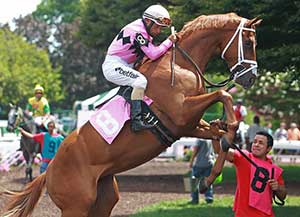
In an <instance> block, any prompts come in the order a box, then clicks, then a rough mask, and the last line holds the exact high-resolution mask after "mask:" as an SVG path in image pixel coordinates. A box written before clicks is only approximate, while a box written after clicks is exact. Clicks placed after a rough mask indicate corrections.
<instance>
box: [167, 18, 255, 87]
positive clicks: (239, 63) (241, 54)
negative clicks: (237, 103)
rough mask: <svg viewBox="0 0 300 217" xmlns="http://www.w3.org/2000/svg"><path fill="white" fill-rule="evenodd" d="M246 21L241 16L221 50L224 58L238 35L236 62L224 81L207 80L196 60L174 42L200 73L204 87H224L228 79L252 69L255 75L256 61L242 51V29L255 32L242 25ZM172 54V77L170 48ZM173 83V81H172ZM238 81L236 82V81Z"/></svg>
mask: <svg viewBox="0 0 300 217" xmlns="http://www.w3.org/2000/svg"><path fill="white" fill-rule="evenodd" d="M245 22H246V19H244V18H242V19H241V22H240V24H239V26H238V27H237V29H236V31H235V33H234V34H233V36H232V37H231V39H230V40H229V41H228V42H227V45H226V46H225V48H224V49H223V51H222V54H221V58H222V59H225V57H224V55H225V53H226V51H227V50H228V49H229V47H230V46H231V45H232V43H233V41H234V39H235V37H237V36H238V59H237V63H236V64H235V65H234V66H232V67H231V68H230V72H231V74H230V75H229V77H228V79H225V80H224V81H221V82H219V83H213V82H211V81H209V80H207V79H206V78H205V77H204V75H203V73H202V71H201V69H200V68H199V66H198V65H197V64H196V62H195V61H194V60H193V59H192V58H191V56H190V55H189V54H188V53H187V52H186V51H185V50H184V49H183V48H181V47H180V46H179V45H178V44H175V47H176V48H177V49H178V50H179V52H180V53H181V54H182V55H183V56H184V57H185V58H186V59H187V60H188V61H189V62H190V63H192V65H193V66H194V67H195V69H196V71H197V72H198V74H199V75H200V77H201V78H202V79H203V80H204V81H205V82H206V83H207V84H208V85H209V86H206V88H215V87H224V86H226V85H227V84H228V83H229V82H230V81H232V80H233V81H238V80H239V78H241V77H242V76H243V75H245V74H246V73H247V72H249V71H250V70H251V71H252V74H253V75H254V76H255V77H256V76H257V62H256V61H254V60H248V59H245V58H244V51H243V35H242V33H243V30H245V31H251V32H255V29H253V28H246V27H244V25H245ZM172 52H173V55H172V58H171V66H172V67H171V71H172V77H174V76H173V75H174V74H175V72H174V64H175V61H174V59H175V49H172ZM244 63H247V64H250V67H248V68H246V67H245V66H244V65H243V64H244ZM172 83H173V82H172ZM237 83H238V82H237ZM232 87H234V85H231V87H230V88H232Z"/></svg>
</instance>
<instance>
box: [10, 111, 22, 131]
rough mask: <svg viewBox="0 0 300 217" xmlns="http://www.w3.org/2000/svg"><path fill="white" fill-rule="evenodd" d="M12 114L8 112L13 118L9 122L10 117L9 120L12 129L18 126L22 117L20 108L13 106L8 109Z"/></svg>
mask: <svg viewBox="0 0 300 217" xmlns="http://www.w3.org/2000/svg"><path fill="white" fill-rule="evenodd" d="M10 112H11V113H13V114H9V115H13V116H14V117H13V118H14V120H13V121H12V122H13V123H12V122H11V118H10V121H9V123H8V124H9V125H11V127H13V129H16V128H17V127H18V126H20V124H21V122H22V119H23V112H22V110H21V109H20V108H17V107H16V108H14V109H13V110H12V111H10Z"/></svg>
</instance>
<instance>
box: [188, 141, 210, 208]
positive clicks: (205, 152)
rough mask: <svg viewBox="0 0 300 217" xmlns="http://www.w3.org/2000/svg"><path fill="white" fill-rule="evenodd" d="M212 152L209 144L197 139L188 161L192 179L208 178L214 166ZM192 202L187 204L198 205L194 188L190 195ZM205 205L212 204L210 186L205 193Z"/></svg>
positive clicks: (196, 192)
mask: <svg viewBox="0 0 300 217" xmlns="http://www.w3.org/2000/svg"><path fill="white" fill-rule="evenodd" d="M214 157H215V156H214V152H213V148H212V146H211V144H209V142H208V141H207V140H202V139H197V141H196V144H195V146H194V147H193V153H192V157H191V159H190V168H191V169H192V174H191V175H192V178H194V179H195V178H197V179H199V178H200V177H204V176H209V174H210V172H211V169H212V166H213V164H214ZM191 197H192V200H191V201H190V202H189V204H198V203H199V190H198V188H196V189H195V190H194V191H193V192H192V193H191ZM205 201H206V203H212V202H213V187H212V185H211V186H210V187H209V189H208V190H207V191H206V192H205Z"/></svg>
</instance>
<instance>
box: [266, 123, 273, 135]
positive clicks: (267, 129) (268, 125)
mask: <svg viewBox="0 0 300 217" xmlns="http://www.w3.org/2000/svg"><path fill="white" fill-rule="evenodd" d="M265 131H266V132H267V133H269V134H270V135H271V136H273V130H272V123H271V122H268V123H267V124H266V127H265Z"/></svg>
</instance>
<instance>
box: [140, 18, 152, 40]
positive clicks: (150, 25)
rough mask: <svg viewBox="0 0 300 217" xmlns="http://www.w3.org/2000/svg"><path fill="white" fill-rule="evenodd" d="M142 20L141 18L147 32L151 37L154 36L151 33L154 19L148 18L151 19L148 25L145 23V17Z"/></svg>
mask: <svg viewBox="0 0 300 217" xmlns="http://www.w3.org/2000/svg"><path fill="white" fill-rule="evenodd" d="M142 20H143V23H144V26H145V27H146V31H147V33H148V34H149V35H150V36H151V37H154V36H153V35H152V34H151V28H152V26H153V24H154V21H153V20H150V19H149V20H150V21H151V23H150V24H149V25H147V23H146V20H145V19H142Z"/></svg>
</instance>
